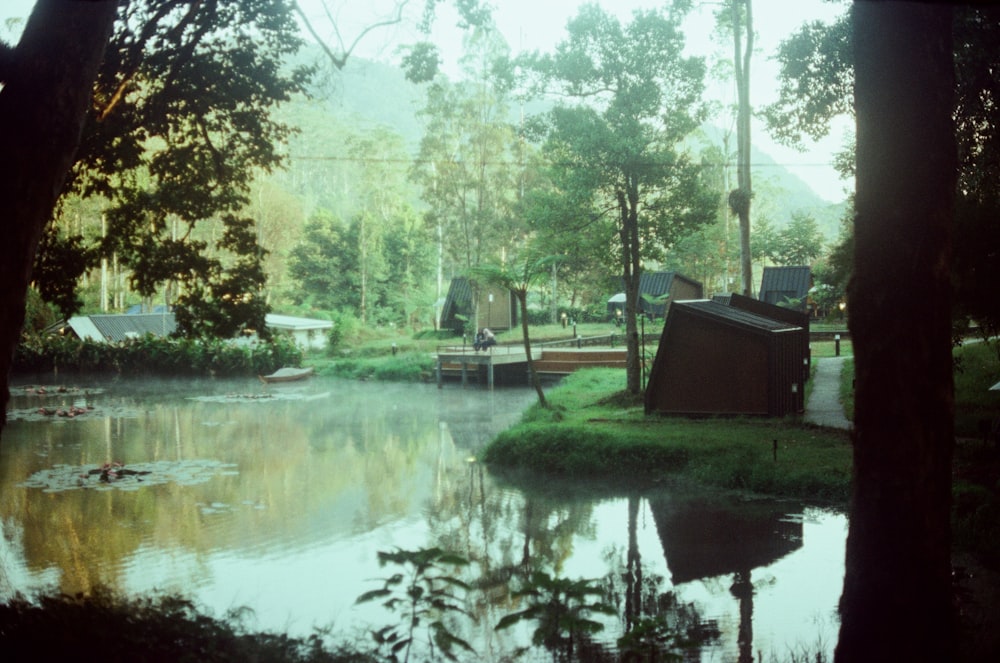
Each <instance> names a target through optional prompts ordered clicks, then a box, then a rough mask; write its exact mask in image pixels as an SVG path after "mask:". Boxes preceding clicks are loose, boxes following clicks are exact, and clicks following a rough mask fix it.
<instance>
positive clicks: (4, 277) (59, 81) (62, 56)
mask: <svg viewBox="0 0 1000 663" xmlns="http://www.w3.org/2000/svg"><path fill="white" fill-rule="evenodd" d="M117 6H118V3H117V1H116V0H103V1H99V0H95V1H93V2H64V1H63V0H38V2H37V3H36V4H35V7H34V9H33V10H32V12H31V16H30V17H29V19H28V22H27V25H26V26H25V29H24V32H23V33H22V35H21V38H20V40H19V41H18V43H17V45H16V46H14V47H10V46H8V45H0V83H2V87H0V126H2V127H4V131H2V132H0V155H3V156H2V159H3V164H4V166H3V171H2V176H0V200H3V201H5V202H4V204H5V205H6V206H7V210H6V212H5V213H4V214H3V215H2V218H0V229H2V234H3V237H4V241H3V242H0V283H3V284H4V287H3V289H2V293H0V379H2V380H3V390H2V392H0V430H2V427H3V424H4V423H6V419H7V417H6V411H7V402H8V401H9V400H10V391H9V389H8V385H7V376H8V375H9V373H10V366H11V360H12V358H13V356H14V348H15V347H16V346H17V343H18V340H19V339H20V336H21V328H22V326H23V324H24V310H25V297H26V292H27V290H28V283H29V282H30V280H31V270H32V264H33V261H34V258H35V253H36V250H37V248H38V244H39V240H40V239H41V237H42V233H43V231H44V228H45V225H46V223H47V222H48V220H49V218H50V217H51V215H52V210H53V209H54V207H55V204H56V200H57V197H58V195H59V192H60V190H61V189H62V186H63V183H64V181H65V179H66V175H67V173H68V172H69V170H70V168H71V167H72V165H73V162H74V159H75V158H76V152H77V147H78V145H79V141H80V136H81V132H82V128H83V123H84V119H85V117H86V113H87V110H88V108H89V107H90V102H91V92H92V90H93V83H94V79H95V78H96V77H97V72H98V69H99V66H100V62H101V58H102V57H103V54H104V49H105V47H106V45H107V43H108V38H109V36H110V34H111V28H112V25H113V23H114V18H115V12H116V10H117Z"/></svg>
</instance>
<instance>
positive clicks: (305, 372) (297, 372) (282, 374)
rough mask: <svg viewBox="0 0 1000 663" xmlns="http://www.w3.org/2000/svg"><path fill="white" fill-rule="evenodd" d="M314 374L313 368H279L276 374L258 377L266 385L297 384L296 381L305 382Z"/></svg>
mask: <svg viewBox="0 0 1000 663" xmlns="http://www.w3.org/2000/svg"><path fill="white" fill-rule="evenodd" d="M312 374H313V368H312V366H307V367H306V368H279V369H278V370H276V371H275V372H274V373H271V374H270V375H258V376H257V377H259V378H260V381H261V382H264V383H265V384H267V383H271V382H295V381H296V380H304V379H305V378H307V377H309V376H310V375H312Z"/></svg>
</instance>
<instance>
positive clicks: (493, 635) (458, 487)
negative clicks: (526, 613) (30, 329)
mask: <svg viewBox="0 0 1000 663" xmlns="http://www.w3.org/2000/svg"><path fill="white" fill-rule="evenodd" d="M48 381H49V383H47V384H46V383H39V382H33V383H28V382H26V381H25V380H23V379H21V380H17V381H15V382H14V383H13V384H12V386H11V392H12V399H11V403H10V406H9V408H8V417H9V423H8V425H7V428H6V429H4V431H3V439H2V442H0V523H2V529H3V536H2V539H0V598H6V597H9V596H10V595H12V593H14V592H25V593H27V592H32V591H35V590H39V589H57V590H59V591H62V592H66V593H71V594H72V593H77V592H86V591H90V590H92V589H94V588H95V587H102V586H103V587H111V588H114V589H116V590H119V591H122V592H125V593H128V594H133V595H135V594H147V593H153V592H173V593H181V594H183V595H186V596H189V597H191V598H192V599H194V600H195V601H196V603H197V604H198V605H199V606H201V607H203V608H204V609H206V610H207V611H209V612H211V613H212V614H215V615H216V616H222V615H225V614H226V613H227V611H229V610H233V609H237V608H240V607H249V608H251V609H252V611H253V613H252V614H253V618H252V620H251V622H250V624H251V626H253V627H254V628H258V629H264V630H272V631H284V632H288V633H291V634H292V635H297V636H305V635H309V634H310V633H312V632H313V630H314V629H315V628H320V627H330V628H331V630H332V632H333V633H334V634H336V637H337V638H339V639H340V640H348V641H350V640H359V641H360V640H364V639H367V638H368V632H369V631H370V630H371V629H373V628H378V627H381V626H387V625H391V624H394V623H396V622H397V621H398V617H397V616H395V615H393V614H392V613H390V612H388V611H387V609H386V608H384V607H383V606H381V605H380V604H379V603H378V602H368V603H362V604H356V603H355V600H356V599H357V597H359V596H360V595H361V594H363V593H365V592H368V591H370V590H374V589H378V588H380V587H381V586H382V584H381V579H385V578H388V577H390V576H391V575H393V574H394V573H396V572H397V571H400V570H402V569H400V568H394V567H393V566H392V565H390V566H385V567H382V566H380V565H379V561H378V553H379V552H380V551H386V552H388V551H396V550H406V551H415V550H420V549H428V548H432V547H440V548H442V549H445V550H449V551H454V552H456V553H458V554H459V555H461V556H463V557H464V558H466V559H468V560H470V561H471V564H470V565H469V566H467V567H464V568H456V569H454V570H452V569H450V568H449V569H448V572H449V573H453V574H454V575H455V576H456V577H458V576H461V577H462V578H463V579H465V580H466V581H468V582H469V583H470V585H472V589H471V590H470V591H469V592H468V593H467V594H466V595H465V600H466V603H465V604H464V605H465V608H466V609H467V611H468V612H469V613H470V615H471V616H472V617H475V618H476V619H475V620H473V619H470V618H466V617H464V616H461V617H460V616H458V615H453V617H454V618H453V619H451V620H449V622H448V623H449V627H450V628H452V629H453V630H454V632H456V633H457V634H459V635H460V636H461V637H462V638H464V639H465V640H467V641H468V642H469V643H470V644H471V645H472V646H473V647H474V648H475V650H476V657H475V658H476V659H478V660H483V661H502V660H512V659H513V658H514V657H517V658H518V660H531V659H534V658H537V659H538V660H548V659H549V655H548V654H547V653H546V652H545V650H544V649H542V648H533V647H531V636H532V631H533V629H534V627H535V626H536V624H535V623H533V622H529V621H527V620H525V621H522V622H520V623H518V624H517V625H515V626H514V627H513V628H510V629H502V630H499V631H496V630H494V627H495V626H496V625H497V623H498V622H499V621H500V619H501V618H503V617H504V616H505V615H507V614H511V613H516V612H518V611H520V610H524V609H525V606H526V605H527V603H526V600H527V599H525V598H518V597H517V595H515V594H513V593H512V590H516V589H518V588H519V587H523V586H524V583H525V582H527V578H528V577H529V575H530V574H529V570H540V571H543V572H545V573H546V574H548V575H549V576H551V577H558V578H565V579H589V580H592V581H593V582H592V584H591V585H590V586H593V587H596V588H599V589H600V590H601V598H602V599H603V601H604V602H605V603H606V604H608V605H610V606H613V607H614V608H615V614H613V615H597V616H595V617H594V619H595V620H597V621H599V622H601V623H602V624H603V625H604V629H603V630H602V631H601V632H599V633H597V634H595V635H594V636H593V637H592V640H593V642H595V643H596V644H597V645H606V646H613V645H614V643H615V641H616V639H617V638H618V637H619V636H621V635H622V634H623V632H624V631H625V630H626V629H627V628H628V626H626V625H632V624H634V623H636V620H638V619H640V618H642V617H643V616H653V615H658V616H659V617H660V618H661V619H662V620H663V623H664V624H668V625H669V627H670V629H672V630H674V631H676V632H681V631H683V632H687V633H692V634H696V635H697V636H698V637H699V641H700V643H701V644H700V648H701V651H700V660H703V661H728V660H734V661H735V660H740V659H742V660H750V659H749V658H747V657H748V656H751V657H752V659H753V660H757V657H758V653H760V654H762V655H763V656H764V658H765V659H768V660H769V659H771V657H772V656H773V657H777V658H778V659H779V660H782V659H786V658H789V655H790V653H795V654H801V653H802V652H813V653H815V652H818V651H822V652H824V653H825V654H827V655H829V654H830V652H831V651H832V648H833V645H834V644H835V642H836V635H837V628H838V626H837V617H836V610H835V608H836V604H837V600H838V597H839V594H840V589H841V583H842V579H843V557H844V542H845V537H846V529H847V525H846V519H845V516H844V515H843V514H842V513H838V512H835V511H830V510H824V509H820V508H815V507H806V506H803V505H800V504H795V503H788V502H770V501H758V500H746V499H737V498H734V497H728V496H720V495H711V494H693V493H692V491H690V490H686V489H681V488H678V487H669V486H664V487H662V488H658V489H656V490H644V491H640V490H636V491H634V492H630V491H627V490H621V489H619V490H617V491H616V492H614V493H609V492H608V491H595V490H593V489H592V487H591V486H588V485H586V484H584V483H583V482H575V483H574V482H569V483H564V484H557V483H553V482H546V483H545V484H543V485H538V486H525V485H521V484H518V487H513V486H511V485H510V484H509V483H508V482H505V481H502V480H500V479H499V478H496V477H493V476H491V474H490V472H489V471H488V470H487V469H486V468H484V467H483V466H482V465H481V464H480V463H479V462H477V460H476V454H477V453H478V451H479V450H480V449H482V447H483V446H484V445H485V444H486V443H487V442H488V441H489V440H490V439H492V437H493V436H494V435H495V434H496V432H498V431H500V430H502V429H504V428H506V427H508V426H510V425H511V424H512V423H514V422H516V421H517V420H518V418H519V417H520V413H521V412H522V411H523V410H524V408H525V407H527V406H528V405H529V404H530V403H531V402H532V401H533V399H534V394H533V392H531V391H530V390H526V389H499V390H494V391H488V390H485V389H482V388H481V387H468V388H465V389H463V388H461V387H460V386H459V385H457V384H451V383H449V384H446V385H445V386H444V388H443V389H438V388H437V387H435V386H434V385H423V384H418V385H412V384H384V383H365V382H354V381H341V380H336V379H327V378H319V377H315V378H311V379H309V380H306V381H302V382H296V383H287V384H280V385H274V384H272V385H268V386H264V385H262V384H260V383H259V382H257V381H251V380H202V381H192V380H177V381H156V380H127V379H119V380H94V381H87V380H78V381H76V382H73V381H72V380H69V381H67V382H66V383H65V384H53V383H52V378H48ZM524 648H528V649H527V650H526V651H524ZM595 651H600V647H598V648H597V649H596V650H595ZM593 656H598V657H599V655H598V654H594V655H593ZM592 660H596V659H594V658H593V657H592Z"/></svg>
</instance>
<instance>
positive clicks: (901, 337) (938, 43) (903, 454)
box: [836, 1, 956, 663]
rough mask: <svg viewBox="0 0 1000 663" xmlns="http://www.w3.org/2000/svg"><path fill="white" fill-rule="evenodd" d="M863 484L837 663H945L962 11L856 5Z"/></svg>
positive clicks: (950, 643) (855, 294) (852, 296)
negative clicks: (955, 63)
mask: <svg viewBox="0 0 1000 663" xmlns="http://www.w3.org/2000/svg"><path fill="white" fill-rule="evenodd" d="M854 34H855V38H854V43H855V49H856V50H855V66H856V85H855V104H856V110H857V199H856V205H857V217H856V219H855V238H856V247H855V257H854V265H855V272H854V278H853V281H852V282H851V286H850V288H849V303H850V329H851V338H852V340H853V342H854V355H855V364H856V371H857V381H856V410H855V421H854V426H855V427H854V485H853V495H852V499H851V507H850V531H849V533H848V538H847V559H846V561H847V566H846V575H845V578H844V592H843V596H842V597H841V630H840V639H839V642H838V645H837V652H836V660H837V661H840V662H843V663H847V662H848V661H849V662H850V663H859V662H865V661H880V662H882V661H891V660H895V661H908V662H910V663H913V662H915V661H928V662H930V661H949V660H953V655H952V652H953V649H954V645H955V639H954V637H955V636H954V628H953V616H952V610H951V596H952V595H951V568H950V543H951V541H950V525H949V510H950V495H951V455H952V447H953V423H952V415H953V409H954V406H953V383H952V360H951V328H950V322H951V296H950V284H949V276H948V275H949V261H950V251H949V247H950V233H951V215H952V206H953V197H954V188H955V169H956V158H955V141H954V135H953V128H952V120H951V117H952V115H951V114H952V110H953V100H952V95H953V90H954V84H953V76H954V73H953V70H952V55H951V54H952V48H951V37H950V35H951V10H950V8H949V7H948V6H947V5H945V4H923V3H907V2H889V1H867V2H856V3H855V7H854Z"/></svg>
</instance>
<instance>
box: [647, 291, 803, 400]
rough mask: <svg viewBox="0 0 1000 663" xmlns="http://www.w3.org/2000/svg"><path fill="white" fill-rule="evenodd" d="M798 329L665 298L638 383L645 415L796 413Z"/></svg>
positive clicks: (716, 306) (739, 312) (729, 309)
mask: <svg viewBox="0 0 1000 663" xmlns="http://www.w3.org/2000/svg"><path fill="white" fill-rule="evenodd" d="M801 332H802V328H801V327H800V326H799V325H796V324H792V323H789V322H784V321H782V320H777V319H774V318H769V317H766V316H763V315H759V314H756V313H751V312H749V311H744V310H741V309H740V308H737V307H735V306H726V305H724V304H720V303H718V302H714V301H707V300H695V301H677V302H673V304H672V305H671V306H670V311H669V313H668V314H667V319H666V321H665V322H664V325H663V332H662V334H661V336H660V344H659V347H658V348H657V351H656V358H655V360H654V361H653V367H652V369H651V371H650V376H649V383H648V385H647V387H646V412H647V413H652V412H657V413H661V414H685V415H701V414H745V415H765V416H774V417H780V416H784V415H786V414H791V413H795V412H801V411H802V409H803V391H804V389H803V388H804V371H803V354H802V348H801V344H802V339H803V336H802V333H801Z"/></svg>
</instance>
